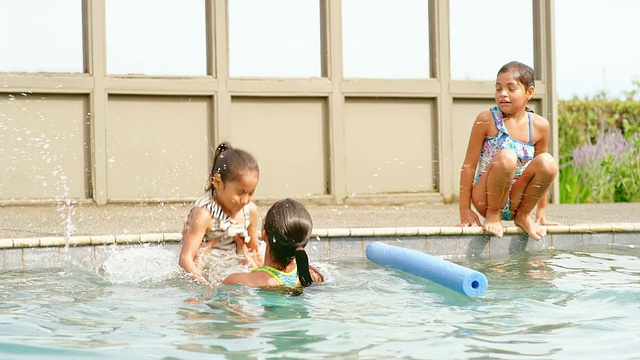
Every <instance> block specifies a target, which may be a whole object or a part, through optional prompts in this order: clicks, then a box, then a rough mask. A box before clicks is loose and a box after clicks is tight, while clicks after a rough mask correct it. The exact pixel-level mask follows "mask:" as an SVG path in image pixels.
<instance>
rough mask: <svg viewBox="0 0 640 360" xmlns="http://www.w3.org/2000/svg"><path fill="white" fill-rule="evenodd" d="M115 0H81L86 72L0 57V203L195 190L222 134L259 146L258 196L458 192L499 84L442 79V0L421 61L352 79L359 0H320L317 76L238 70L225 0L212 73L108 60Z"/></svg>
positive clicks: (121, 198) (543, 15)
mask: <svg viewBox="0 0 640 360" xmlns="http://www.w3.org/2000/svg"><path fill="white" fill-rule="evenodd" d="M108 1H109V0H82V1H80V5H81V6H80V7H81V8H82V12H83V16H82V19H83V21H82V29H81V30H82V51H83V71H82V72H77V73H74V72H26V73H25V72H18V71H7V70H3V68H2V63H1V61H0V127H1V128H2V133H1V134H0V162H1V163H2V164H6V166H4V167H3V168H2V170H1V171H2V172H3V173H2V177H1V180H0V202H2V203H22V202H59V201H61V200H69V199H70V200H73V201H79V202H95V203H97V204H105V203H111V202H140V201H191V200H193V199H195V198H198V197H200V196H201V195H202V194H203V191H204V186H205V182H206V181H207V175H208V173H209V170H210V167H211V160H212V154H213V149H215V147H216V146H217V144H218V143H219V142H221V141H229V142H230V143H231V144H232V145H233V146H236V147H239V148H244V149H246V150H248V151H250V152H251V153H252V154H254V155H255V157H256V158H257V160H258V162H259V164H260V167H261V179H260V183H259V185H258V189H257V193H256V199H257V200H260V199H275V198H280V197H285V196H291V197H295V198H299V199H308V200H314V201H321V202H328V203H343V202H350V201H358V200H364V201H369V202H372V201H373V202H375V201H378V200H383V199H384V200H391V199H394V198H402V199H405V200H406V199H409V201H411V200H412V199H414V200H415V199H419V200H427V201H445V202H449V201H455V200H456V196H457V192H458V180H459V169H460V166H461V164H462V159H463V157H464V152H465V150H466V144H467V140H468V136H469V131H470V128H471V124H472V122H473V120H474V119H475V116H476V115H477V113H478V112H479V111H481V110H484V109H486V108H488V107H489V106H491V105H492V104H493V93H494V90H493V89H494V85H493V80H485V81H479V80H452V79H450V74H451V66H450V61H449V60H450V46H449V37H450V29H449V26H450V19H449V6H450V3H449V0H430V1H428V0H425V2H424V3H425V4H427V6H428V21H427V24H426V25H425V29H427V28H428V39H426V38H425V41H427V40H428V49H427V50H428V58H425V59H424V61H425V64H426V65H425V67H424V68H425V69H426V70H425V71H426V74H423V75H421V76H418V77H417V78H411V77H408V78H388V79H374V78H366V77H365V78H360V77H345V69H344V68H345V61H344V59H345V57H349V56H356V55H357V53H355V54H356V55H354V52H353V51H354V50H353V49H351V48H350V49H349V51H350V53H348V52H347V51H343V42H344V43H346V40H345V39H350V37H349V36H352V34H349V33H347V34H345V31H343V30H344V27H343V24H342V21H343V20H345V19H347V15H348V16H352V14H343V3H342V1H341V0H324V1H318V8H319V10H318V17H319V18H318V19H316V20H315V21H317V23H318V24H319V26H320V45H319V46H320V47H319V51H318V52H319V53H318V56H319V57H320V59H319V60H318V64H319V65H318V66H319V68H318V69H319V70H318V71H319V74H318V76H309V77H304V76H296V77H273V76H269V77H258V76H250V77H242V76H231V75H230V74H233V73H234V71H235V70H234V68H233V67H231V66H230V64H229V63H230V59H232V60H233V59H234V56H235V55H234V54H233V53H230V50H229V49H230V46H229V38H230V37H229V33H230V32H231V31H237V30H234V29H235V28H234V27H233V26H232V25H233V24H230V21H229V12H230V4H233V3H232V2H230V3H227V1H224V0H203V2H204V5H203V6H202V11H204V12H205V17H204V18H205V25H206V26H205V30H206V34H205V35H203V36H202V38H203V39H205V40H204V42H205V43H204V44H203V46H204V47H205V48H206V51H205V52H206V59H207V60H206V70H205V74H202V75H193V76H190V75H181V76H158V75H145V74H126V75H121V74H110V73H109V71H108V69H109V65H108V62H107V60H108V56H107V48H108V42H107V36H106V34H107V31H106V24H107V20H108V19H107V16H106V13H107V11H106V5H107V3H108ZM345 1H346V0H345ZM532 9H533V10H532V15H533V30H532V32H533V35H534V36H533V37H534V39H533V44H532V45H531V46H532V47H533V53H534V64H533V65H534V68H536V71H537V76H538V79H537V85H536V95H535V99H534V101H533V102H532V107H533V108H534V109H535V110H536V111H537V112H540V113H542V114H546V115H547V117H548V118H549V120H550V121H551V122H552V125H553V126H557V125H556V124H555V119H554V114H555V113H556V112H555V111H554V110H553V109H555V108H556V99H555V96H554V87H555V85H554V84H555V78H554V66H555V65H554V56H553V11H552V9H553V1H548V2H546V1H545V2H542V1H536V0H533V2H532ZM231 10H233V9H231ZM79 30H80V29H79ZM254 31H259V29H255V30H254ZM425 35H426V34H425ZM112 41H114V40H112ZM425 44H426V42H425ZM279 45H280V44H276V45H274V46H279ZM287 46H289V45H287ZM1 47H2V43H0V53H1V52H2V48H1ZM231 48H234V47H231ZM294 50H295V49H293V50H292V49H290V48H289V47H287V51H294ZM283 51H284V50H283ZM0 60H1V59H0ZM45 60H46V59H45ZM471 60H472V59H470V61H471ZM132 61H135V59H132ZM2 71H4V72H2ZM347 71H348V73H349V74H353V73H357V71H358V69H357V68H355V69H354V68H347ZM496 71H497V69H496ZM553 136H554V139H553V141H552V144H551V145H552V146H551V148H552V149H551V150H552V152H553V153H554V155H556V156H557V154H555V151H556V149H557V146H556V145H557V138H556V131H553ZM556 186H557V185H556Z"/></svg>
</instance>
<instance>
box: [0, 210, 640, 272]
mask: <svg viewBox="0 0 640 360" xmlns="http://www.w3.org/2000/svg"><path fill="white" fill-rule="evenodd" d="M259 207H260V214H261V216H264V214H265V213H266V210H267V209H268V205H266V204H265V205H260V206H259ZM190 208H191V205H190V204H186V203H165V204H158V203H153V204H138V205H124V204H110V205H106V206H95V205H93V204H72V205H71V206H67V205H66V204H64V205H60V206H54V205H3V206H0V250H2V251H0V269H2V268H5V269H6V268H14V267H23V266H31V265H33V264H34V263H35V264H37V265H39V266H42V265H43V264H44V265H46V264H50V265H58V264H59V262H60V259H61V257H62V256H61V254H62V253H61V251H62V250H61V249H62V248H64V247H65V246H66V245H69V246H70V247H72V248H76V249H75V250H77V251H76V252H77V255H75V256H77V257H78V258H83V259H84V258H86V257H87V256H90V257H93V258H94V259H97V258H99V257H100V254H102V253H103V252H104V248H105V247H107V246H111V245H114V244H115V245H140V244H165V245H168V246H171V247H179V242H180V239H181V235H180V231H181V230H182V224H183V222H184V220H185V218H186V216H187V214H188V212H189V209H190ZM307 208H308V210H309V212H310V213H311V216H312V218H313V220H314V232H313V236H314V239H313V241H312V242H311V243H310V244H311V245H312V246H311V247H307V249H308V252H309V255H310V256H312V257H316V258H323V259H324V258H339V257H350V256H363V255H364V251H365V249H366V245H367V244H368V243H370V242H372V241H384V242H388V243H392V244H398V245H399V246H403V247H409V248H413V249H416V250H420V251H424V252H427V253H431V254H433V255H442V256H451V257H456V256H469V255H490V256H491V257H494V256H498V255H504V254H511V253H513V252H515V251H520V250H524V249H526V250H532V251H537V250H545V249H557V250H580V249H583V248H584V249H586V248H590V247H592V246H600V247H602V246H605V247H611V246H614V247H615V246H623V247H631V248H635V247H640V203H616V204H580V205H575V204H562V205H554V204H550V205H549V207H548V210H547V219H548V220H550V221H556V222H559V223H561V225H559V226H549V227H548V228H547V229H548V235H547V236H545V238H544V239H543V240H542V241H527V238H526V237H525V236H523V234H522V231H521V230H520V229H519V228H517V227H515V226H514V225H513V222H503V224H504V225H505V226H506V230H507V231H506V233H505V236H504V238H503V239H497V238H495V237H489V236H488V235H486V234H484V233H483V231H482V228H481V227H479V226H474V227H466V228H462V227H458V226H455V225H456V224H457V222H458V219H459V217H458V205H457V204H429V203H418V204H404V205H391V204H376V205H313V204H307ZM51 254H57V256H53V257H51V256H49V255H51ZM43 259H44V260H43ZM52 259H54V260H52ZM55 259H58V260H55ZM43 261H44V263H43ZM52 261H53V262H52ZM56 261H58V262H56Z"/></svg>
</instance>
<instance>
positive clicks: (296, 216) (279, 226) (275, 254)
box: [222, 198, 324, 288]
mask: <svg viewBox="0 0 640 360" xmlns="http://www.w3.org/2000/svg"><path fill="white" fill-rule="evenodd" d="M312 229H313V222H312V220H311V215H309V212H308V211H307V209H306V208H305V207H304V205H302V204H301V203H299V202H297V201H295V200H292V199H289V198H287V199H284V200H279V201H277V202H276V203H274V204H273V205H272V206H271V207H270V208H269V210H268V211H267V214H266V216H265V218H264V224H263V226H262V239H263V240H264V241H265V243H266V247H265V250H264V266H261V267H258V268H255V269H253V270H252V271H251V272H248V273H233V274H230V275H229V276H227V277H226V278H225V279H224V280H223V282H222V283H223V284H243V285H247V286H252V287H274V286H276V287H277V286H286V287H291V288H293V287H300V286H301V285H302V286H303V287H307V286H309V285H311V283H314V282H315V283H321V282H324V277H323V276H322V274H321V273H320V272H319V271H318V270H317V269H316V268H314V267H313V266H310V265H309V258H308V256H307V252H306V251H305V249H304V248H305V246H307V243H308V242H309V237H310V236H311V230H312Z"/></svg>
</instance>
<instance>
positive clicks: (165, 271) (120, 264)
mask: <svg viewBox="0 0 640 360" xmlns="http://www.w3.org/2000/svg"><path fill="white" fill-rule="evenodd" d="M98 273H100V275H101V276H102V277H103V278H104V279H105V280H107V281H108V282H110V283H112V284H140V283H158V282H162V281H166V280H169V279H173V278H175V277H177V276H179V275H180V267H179V266H178V255H177V253H176V252H175V251H170V250H168V249H165V248H164V247H162V246H150V245H149V244H145V245H142V246H140V247H122V246H114V247H113V248H111V254H110V255H109V256H108V258H107V260H106V261H105V262H104V263H103V264H102V266H100V267H99V268H98Z"/></svg>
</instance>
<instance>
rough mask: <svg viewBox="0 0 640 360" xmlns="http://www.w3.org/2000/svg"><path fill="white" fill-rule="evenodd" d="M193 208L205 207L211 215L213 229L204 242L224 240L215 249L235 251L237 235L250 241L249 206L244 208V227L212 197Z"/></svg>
mask: <svg viewBox="0 0 640 360" xmlns="http://www.w3.org/2000/svg"><path fill="white" fill-rule="evenodd" d="M193 207H194V208H195V207H203V208H205V209H207V211H209V213H210V214H211V218H212V219H211V229H210V230H209V231H208V232H207V233H206V234H205V235H204V238H203V239H202V242H205V243H206V242H208V241H210V240H213V239H220V238H222V240H221V241H220V242H218V243H216V244H215V245H214V246H213V248H214V249H221V250H234V251H235V249H236V243H235V241H234V237H235V236H236V235H240V236H243V237H244V238H245V241H246V240H248V238H249V233H248V232H247V229H248V228H249V223H250V216H249V206H248V205H247V206H245V207H244V208H242V212H243V213H244V225H242V224H239V223H238V222H237V221H235V220H233V219H231V218H230V217H229V216H228V215H227V214H226V213H225V212H224V211H223V210H222V208H221V207H220V205H218V203H217V202H215V201H214V200H213V199H212V197H211V196H206V197H203V198H202V199H199V200H197V201H196V202H195V203H194V204H193Z"/></svg>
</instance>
